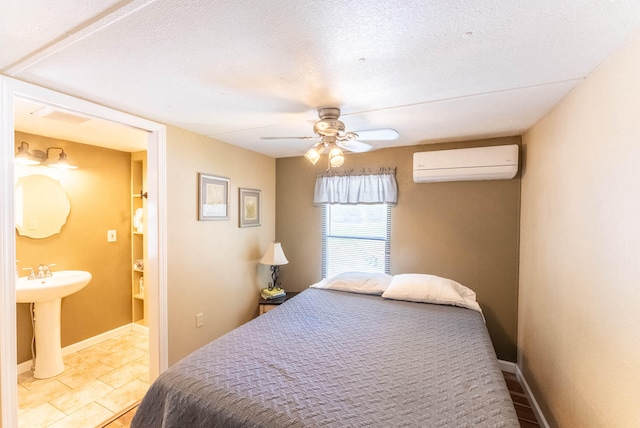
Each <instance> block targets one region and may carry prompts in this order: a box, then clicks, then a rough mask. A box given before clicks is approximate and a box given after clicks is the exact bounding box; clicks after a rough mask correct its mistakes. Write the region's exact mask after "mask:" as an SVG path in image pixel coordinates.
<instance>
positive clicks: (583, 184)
mask: <svg viewBox="0 0 640 428" xmlns="http://www.w3.org/2000/svg"><path fill="white" fill-rule="evenodd" d="M523 147H524V152H525V165H524V171H523V175H522V214H521V240H520V242H521V249H520V286H519V287H520V291H519V319H518V323H519V326H518V347H519V353H520V356H519V363H520V364H521V366H522V369H523V372H524V375H525V377H526V378H527V380H528V382H529V383H530V385H531V386H532V387H533V389H534V393H535V394H536V396H537V398H538V399H539V400H540V401H541V404H542V407H543V410H544V411H545V413H546V416H547V419H548V420H549V422H550V423H551V425H552V426H555V425H557V426H561V427H617V428H620V427H632V426H634V427H637V426H638V424H639V423H640V422H639V421H640V405H639V403H640V364H639V363H640V37H638V38H636V39H635V40H633V41H632V42H631V43H629V44H628V45H627V46H626V47H625V48H623V49H622V50H620V51H619V52H617V53H616V54H615V55H614V56H613V57H611V58H609V60H607V61H606V62H605V63H604V64H602V65H601V66H600V68H599V69H598V70H596V71H595V72H593V73H592V75H591V76H589V77H588V79H586V81H585V82H583V83H582V84H581V85H580V86H579V87H577V88H576V89H575V90H574V91H573V92H572V93H571V94H570V95H569V96H568V97H567V98H566V99H564V100H563V101H562V102H561V103H560V104H559V105H558V106H557V107H556V108H555V109H554V110H552V111H551V112H550V113H549V114H548V115H547V116H546V117H544V118H543V119H542V120H540V121H539V122H538V123H537V124H536V125H535V126H534V127H533V128H532V129H531V130H530V131H529V132H527V133H526V134H525V135H524V136H523Z"/></svg>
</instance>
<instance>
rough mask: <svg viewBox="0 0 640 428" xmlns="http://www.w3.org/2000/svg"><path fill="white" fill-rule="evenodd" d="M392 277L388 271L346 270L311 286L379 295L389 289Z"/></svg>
mask: <svg viewBox="0 0 640 428" xmlns="http://www.w3.org/2000/svg"><path fill="white" fill-rule="evenodd" d="M392 278H393V277H392V276H391V275H387V274H386V273H370V272H345V273H341V274H339V275H336V276H334V277H333V278H327V279H323V280H322V281H320V282H318V283H316V284H313V285H311V286H310V287H311V288H324V289H329V290H338V291H349V292H351V293H360V294H376V295H378V296H379V295H381V294H382V293H383V292H384V290H386V289H387V287H388V286H389V283H390V282H391V279H392Z"/></svg>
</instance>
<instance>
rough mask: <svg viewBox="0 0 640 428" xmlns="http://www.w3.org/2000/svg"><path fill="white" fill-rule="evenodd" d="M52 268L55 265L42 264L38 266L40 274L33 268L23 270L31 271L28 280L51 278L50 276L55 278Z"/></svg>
mask: <svg viewBox="0 0 640 428" xmlns="http://www.w3.org/2000/svg"><path fill="white" fill-rule="evenodd" d="M50 266H55V263H52V264H50V265H45V264H41V265H40V266H38V273H36V272H35V269H33V268H22V270H28V271H29V276H28V277H27V279H39V278H49V277H50V276H53V274H52V273H51V269H50Z"/></svg>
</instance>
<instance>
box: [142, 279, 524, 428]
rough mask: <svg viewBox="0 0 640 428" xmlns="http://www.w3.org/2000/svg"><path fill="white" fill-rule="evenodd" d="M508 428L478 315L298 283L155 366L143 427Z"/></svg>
mask: <svg viewBox="0 0 640 428" xmlns="http://www.w3.org/2000/svg"><path fill="white" fill-rule="evenodd" d="M363 426H370V427H392V426H405V427H409V426H412V427H519V423H518V419H517V416H516V414H515V411H514V407H513V404H512V401H511V398H510V395H509V392H508V391H507V388H506V386H505V382H504V379H503V376H502V372H501V371H500V368H499V367H498V362H497V359H496V356H495V352H494V349H493V346H492V344H491V341H490V339H489V335H488V333H487V330H486V327H485V324H484V320H483V317H482V314H481V313H480V312H478V311H474V310H470V309H467V308H462V307H455V306H449V305H436V304H425V303H414V302H407V301H399V300H389V299H384V298H382V297H380V296H379V295H365V294H356V293H350V292H343V291H335V290H324V289H313V288H309V289H307V290H305V291H304V292H302V293H300V294H299V295H298V296H296V297H295V298H293V299H290V300H288V301H287V302H286V303H284V304H282V305H280V306H279V307H278V308H276V309H274V310H272V311H269V312H268V313H266V314H264V315H262V316H259V317H258V318H256V319H254V320H252V321H250V322H249V323H247V324H245V325H243V326H241V327H239V328H237V329H235V330H233V331H231V332H230V333H228V334H226V335H224V336H222V337H220V338H219V339H217V340H214V341H213V342H211V343H209V344H207V345H205V346H204V347H202V348H201V349H199V350H197V351H195V352H194V353H193V354H191V355H189V356H187V357H186V358H184V359H183V360H181V361H180V362H178V363H177V364H175V365H174V366H172V367H171V368H170V369H169V370H167V371H165V372H164V373H162V374H161V375H160V376H159V377H158V379H157V380H156V381H155V382H154V383H153V384H152V386H151V388H150V389H149V391H148V392H147V394H146V395H145V397H144V399H143V400H142V402H141V404H140V407H139V409H138V411H137V413H136V415H135V418H134V420H133V422H132V427H134V428H146V427H363Z"/></svg>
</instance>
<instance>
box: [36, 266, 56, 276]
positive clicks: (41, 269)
mask: <svg viewBox="0 0 640 428" xmlns="http://www.w3.org/2000/svg"><path fill="white" fill-rule="evenodd" d="M49 266H55V264H50V265H44V264H43V265H40V266H38V278H49V277H50V276H52V275H53V274H52V273H51V269H49Z"/></svg>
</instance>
